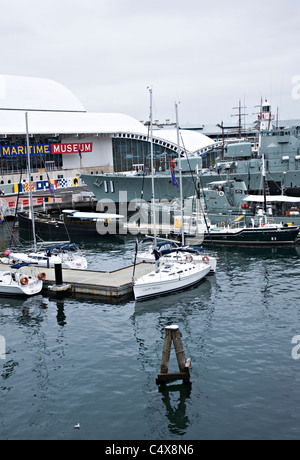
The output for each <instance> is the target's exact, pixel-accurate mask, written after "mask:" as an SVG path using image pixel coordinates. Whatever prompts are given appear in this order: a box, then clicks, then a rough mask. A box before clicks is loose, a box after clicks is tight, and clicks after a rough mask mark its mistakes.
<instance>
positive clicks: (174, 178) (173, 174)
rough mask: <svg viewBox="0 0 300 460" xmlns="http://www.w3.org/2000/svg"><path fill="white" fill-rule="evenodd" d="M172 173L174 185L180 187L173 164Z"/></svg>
mask: <svg viewBox="0 0 300 460" xmlns="http://www.w3.org/2000/svg"><path fill="white" fill-rule="evenodd" d="M170 171H171V177H172V184H173V185H175V186H176V187H179V185H178V182H177V180H176V177H175V170H174V168H173V167H172V164H171V165H170Z"/></svg>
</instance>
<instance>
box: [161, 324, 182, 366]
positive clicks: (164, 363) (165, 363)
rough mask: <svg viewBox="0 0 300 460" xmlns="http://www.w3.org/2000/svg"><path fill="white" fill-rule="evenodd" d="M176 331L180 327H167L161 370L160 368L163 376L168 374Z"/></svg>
mask: <svg viewBox="0 0 300 460" xmlns="http://www.w3.org/2000/svg"><path fill="white" fill-rule="evenodd" d="M176 329H178V326H167V327H166V328H165V341H164V346H163V352H162V359H161V368H160V372H161V373H162V374H167V373H168V369H169V361H170V354H171V346H172V331H174V330H176Z"/></svg>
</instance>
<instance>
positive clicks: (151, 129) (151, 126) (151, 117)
mask: <svg viewBox="0 0 300 460" xmlns="http://www.w3.org/2000/svg"><path fill="white" fill-rule="evenodd" d="M149 93H150V148H151V180H152V214H153V236H154V247H155V248H156V246H157V232H156V212H155V191H154V158H153V157H154V155H153V115H152V88H149Z"/></svg>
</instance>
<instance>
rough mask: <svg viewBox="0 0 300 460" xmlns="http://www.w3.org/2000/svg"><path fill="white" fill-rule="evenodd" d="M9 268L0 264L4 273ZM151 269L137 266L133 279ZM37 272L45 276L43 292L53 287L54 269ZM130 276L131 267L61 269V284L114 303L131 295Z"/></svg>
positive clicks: (73, 291) (143, 265)
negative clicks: (103, 269) (94, 269)
mask: <svg viewBox="0 0 300 460" xmlns="http://www.w3.org/2000/svg"><path fill="white" fill-rule="evenodd" d="M9 267H10V266H9V265H6V264H0V270H1V271H6V270H8V269H9ZM153 269H154V264H148V263H141V264H137V265H136V267H135V277H136V278H139V277H141V276H143V275H145V274H147V273H150V272H151V271H152V270H153ZM37 270H38V272H44V273H45V274H46V280H45V281H44V288H43V289H44V290H45V289H48V288H51V287H52V286H53V285H55V270H54V268H44V267H37ZM132 274H133V265H131V266H129V267H125V268H121V269H119V270H114V271H112V272H103V271H93V270H69V269H64V268H63V269H62V276H63V283H65V284H70V286H71V292H72V293H74V294H86V295H95V296H99V297H101V298H109V299H110V300H116V301H118V300H120V299H123V298H126V297H130V296H131V295H132V294H133V289H132Z"/></svg>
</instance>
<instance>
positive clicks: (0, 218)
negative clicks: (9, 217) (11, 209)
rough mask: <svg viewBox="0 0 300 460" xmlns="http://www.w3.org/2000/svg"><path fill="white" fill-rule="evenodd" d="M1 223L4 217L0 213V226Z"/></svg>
mask: <svg viewBox="0 0 300 460" xmlns="http://www.w3.org/2000/svg"><path fill="white" fill-rule="evenodd" d="M2 222H4V217H3V214H2V212H1V213H0V224H2Z"/></svg>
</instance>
